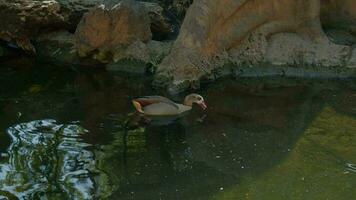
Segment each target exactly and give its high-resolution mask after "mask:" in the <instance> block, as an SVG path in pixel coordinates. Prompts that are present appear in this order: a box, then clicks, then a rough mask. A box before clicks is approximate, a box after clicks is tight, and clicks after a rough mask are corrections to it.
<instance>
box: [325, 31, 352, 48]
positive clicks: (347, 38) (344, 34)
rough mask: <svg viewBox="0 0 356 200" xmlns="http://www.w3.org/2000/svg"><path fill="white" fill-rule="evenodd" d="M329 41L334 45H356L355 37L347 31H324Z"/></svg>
mask: <svg viewBox="0 0 356 200" xmlns="http://www.w3.org/2000/svg"><path fill="white" fill-rule="evenodd" d="M325 32H326V34H327V36H328V37H329V39H330V41H332V42H334V43H335V44H341V45H348V46H352V45H354V44H356V36H355V35H352V34H351V33H350V32H349V31H345V30H340V29H330V30H326V31H325Z"/></svg>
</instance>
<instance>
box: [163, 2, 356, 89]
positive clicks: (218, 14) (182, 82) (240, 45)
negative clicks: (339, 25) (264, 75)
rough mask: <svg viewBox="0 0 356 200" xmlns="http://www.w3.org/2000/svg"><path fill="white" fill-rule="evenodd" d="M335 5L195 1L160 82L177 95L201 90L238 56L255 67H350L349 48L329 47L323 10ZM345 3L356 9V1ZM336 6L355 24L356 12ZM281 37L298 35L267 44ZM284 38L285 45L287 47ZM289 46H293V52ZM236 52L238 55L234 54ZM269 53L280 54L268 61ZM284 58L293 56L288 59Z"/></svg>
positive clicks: (334, 45) (167, 60)
mask: <svg viewBox="0 0 356 200" xmlns="http://www.w3.org/2000/svg"><path fill="white" fill-rule="evenodd" d="M333 2H334V3H336V2H337V1H333V0H323V1H321V0H300V1H294V0H272V1H265V0H255V1H246V0H226V1H224V3H221V2H220V1H216V0H194V2H193V4H192V5H191V6H190V7H189V9H188V11H187V14H186V16H185V19H184V22H183V24H182V27H181V29H180V33H179V35H178V38H177V40H176V41H175V43H174V45H173V47H172V50H171V52H170V54H169V55H168V56H167V57H166V58H165V59H164V60H163V61H162V63H161V64H160V65H159V67H158V70H157V72H158V73H157V76H156V81H157V82H158V83H161V82H162V81H161V80H164V82H166V83H167V80H169V81H168V85H166V86H168V87H170V88H173V89H174V90H175V88H178V89H179V90H180V88H186V87H192V88H194V87H196V86H199V84H196V83H199V81H200V80H201V79H203V78H204V77H205V76H210V75H211V74H213V73H214V71H215V70H217V69H219V68H220V67H222V66H223V65H225V64H227V63H228V62H229V58H230V57H231V56H232V57H234V56H235V55H237V57H235V58H233V60H247V63H248V62H249V61H251V60H250V58H249V57H251V59H252V62H253V65H259V64H262V63H261V62H264V61H266V60H267V61H269V62H271V63H276V62H278V61H280V60H283V63H285V64H292V65H294V66H295V67H303V66H300V64H301V63H306V64H308V65H321V66H323V67H324V68H323V67H320V68H319V69H320V70H323V69H327V68H328V67H333V68H335V67H340V66H342V67H344V68H345V65H344V64H345V62H346V60H347V57H348V56H349V55H350V47H345V46H342V45H336V44H333V43H332V42H330V41H329V38H328V37H327V35H326V34H325V32H324V30H323V29H322V24H321V20H320V10H321V8H323V9H322V10H324V11H325V9H324V7H325V6H324V4H325V3H333ZM341 2H345V3H347V4H346V5H349V6H353V5H354V1H352V0H342V1H341ZM336 4H337V5H339V6H342V7H343V8H345V10H348V13H347V14H344V15H343V16H344V18H347V19H349V20H348V21H350V22H353V20H352V19H353V15H355V14H353V13H352V12H351V11H353V9H354V7H353V8H346V6H345V5H341V3H336ZM336 8H337V9H339V8H340V7H336ZM326 10H327V9H326ZM326 12H327V11H326ZM339 12H342V10H339V11H338V12H337V13H339ZM323 16H325V15H323ZM330 16H334V15H331V14H330ZM337 21H338V20H336V22H337ZM279 33H293V34H294V35H293V36H291V37H290V35H288V37H287V38H291V39H292V41H290V40H288V39H286V37H279V39H278V40H277V41H276V42H273V41H272V43H273V44H276V45H273V44H272V45H269V44H268V42H269V41H268V40H269V39H270V38H271V37H272V36H273V35H275V34H279ZM250 39H252V40H251V41H249V40H250ZM285 39H286V42H283V41H284V40H285ZM255 40H256V41H255ZM256 42H257V43H256ZM246 44H247V45H246ZM288 44H289V45H292V49H290V47H289V46H288ZM279 45H282V46H283V47H282V48H280V47H279ZM261 47H262V48H261ZM274 48H275V49H274ZM241 49H242V50H243V51H240V50H241ZM236 50H237V53H233V54H231V52H236ZM244 50H246V51H247V52H244ZM270 50H273V51H274V50H275V52H278V53H276V54H274V55H276V56H275V57H273V56H272V57H271V56H270V57H269V58H268V59H266V58H265V56H266V54H267V53H268V51H270ZM285 51H287V52H285ZM285 53H288V55H286V56H284V54H285ZM246 56H247V57H246ZM283 56H284V57H283ZM241 58H242V59H241ZM270 58H271V59H270ZM295 61H296V62H295ZM240 63H241V64H245V63H246V62H240ZM236 67H240V66H236ZM186 89H187V88H186Z"/></svg>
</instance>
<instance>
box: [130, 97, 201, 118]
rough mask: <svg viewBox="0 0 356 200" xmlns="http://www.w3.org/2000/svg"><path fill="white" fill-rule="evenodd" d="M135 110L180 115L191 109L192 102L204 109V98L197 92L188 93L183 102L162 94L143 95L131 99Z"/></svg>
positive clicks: (150, 113)
mask: <svg viewBox="0 0 356 200" xmlns="http://www.w3.org/2000/svg"><path fill="white" fill-rule="evenodd" d="M132 103H133V105H134V106H135V108H136V110H137V111H138V112H140V113H142V114H145V115H160V116H163V115H180V114H182V113H184V112H186V111H189V110H191V109H192V106H193V104H194V103H196V104H197V105H199V106H200V107H201V108H202V109H204V110H205V109H206V105H205V102H204V98H203V97H202V96H200V95H198V94H190V95H188V96H187V97H186V98H185V100H184V103H183V104H178V103H175V102H173V101H172V100H170V99H168V98H166V97H162V96H144V97H140V98H136V99H133V100H132Z"/></svg>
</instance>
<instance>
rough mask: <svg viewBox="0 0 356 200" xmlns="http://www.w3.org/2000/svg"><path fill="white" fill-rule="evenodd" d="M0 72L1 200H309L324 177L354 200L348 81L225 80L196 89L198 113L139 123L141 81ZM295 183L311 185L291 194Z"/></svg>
mask: <svg viewBox="0 0 356 200" xmlns="http://www.w3.org/2000/svg"><path fill="white" fill-rule="evenodd" d="M5 66H6V65H5ZM7 66H9V67H8V68H6V67H3V68H2V69H0V92H1V96H0V111H1V112H0V118H1V119H4V120H1V121H0V139H1V141H0V153H1V157H0V188H1V189H0V199H1V198H2V197H3V198H7V199H17V198H18V199H24V198H29V199H36V198H47V199H194V200H195V199H286V198H289V199H318V198H319V197H320V198H322V197H323V195H324V194H325V193H326V194H328V192H327V191H323V190H320V188H316V187H314V185H320V186H325V187H326V188H328V185H327V184H329V182H330V180H328V179H323V178H320V177H324V175H325V174H326V175H328V176H330V177H333V179H334V182H335V183H340V182H344V183H345V184H346V186H345V187H344V189H343V190H340V191H338V192H339V193H337V192H336V194H338V196H337V197H336V198H334V199H348V198H349V197H352V195H353V193H352V192H351V193H350V191H352V188H354V186H356V182H355V181H354V179H352V176H353V177H354V176H355V174H354V173H355V171H354V170H355V167H354V166H355V163H356V160H355V159H353V156H352V155H354V153H356V152H355V151H356V149H355V148H352V146H355V140H354V136H353V135H354V134H352V133H353V131H354V130H356V110H355V108H356V93H355V88H356V87H355V85H356V84H355V82H354V81H352V80H351V81H338V82H337V81H326V80H324V81H307V80H305V81H297V80H286V79H278V80H277V79H265V80H262V79H259V80H256V79H254V80H253V79H240V80H224V81H221V82H219V83H216V84H214V85H212V86H207V87H206V88H205V89H204V90H203V91H200V93H202V95H203V96H204V97H205V99H206V100H207V103H208V105H209V108H208V110H207V112H206V113H205V112H201V111H200V110H199V109H195V108H193V111H192V112H191V113H189V114H188V115H185V116H183V117H181V118H178V119H168V120H162V119H161V120H157V119H156V120H150V122H149V123H148V121H147V120H146V119H142V118H140V117H139V118H137V116H136V115H131V114H130V113H132V112H133V108H132V106H131V105H130V99H131V98H132V97H134V96H140V95H150V94H154V93H156V94H157V93H159V94H161V93H160V92H159V91H154V90H153V89H151V88H150V87H148V85H149V84H148V83H149V82H148V81H149V80H142V79H139V78H136V77H132V76H123V75H120V76H116V75H114V74H109V73H107V72H104V71H101V70H95V69H94V70H88V69H74V70H73V69H69V68H66V67H63V68H58V67H57V68H53V67H51V66H45V65H39V64H36V63H34V64H26V63H24V64H22V66H23V67H20V68H17V67H15V68H14V67H10V66H11V65H10V64H7ZM10 82H11V84H8V83H10ZM174 98H175V99H176V100H178V101H179V100H182V99H183V98H184V97H183V96H175V97H174ZM41 119H43V120H41ZM52 119H55V120H52ZM320 163H323V165H322V166H320ZM324 166H325V167H324ZM324 168H325V169H324ZM312 169H313V170H315V171H312ZM308 170H309V171H308ZM339 171H340V174H338V173H339ZM318 172H323V174H322V175H323V176H322V175H320V174H318ZM279 173H281V174H283V177H290V179H286V180H284V179H282V180H280V176H278V174H279ZM314 174H317V177H315V175H314ZM344 174H347V176H348V177H351V178H347V179H344V178H343V176H344ZM299 176H305V177H309V178H310V179H311V181H310V182H308V184H303V185H298V184H297V183H296V179H297V180H299V178H300V177H299ZM264 181H265V182H264ZM283 181H284V182H286V183H288V184H286V185H287V186H288V187H287V186H284V185H283V184H282V185H281V184H280V182H283ZM293 183H295V184H294V185H293ZM263 185H270V186H269V187H270V188H269V190H268V191H267V189H264V188H265V187H263ZM304 187H306V188H307V189H310V191H312V192H310V193H311V194H310V195H311V196H308V195H309V193H306V192H305V191H304V192H303V191H301V189H300V188H303V189H304ZM257 188H258V189H257ZM271 191H276V192H275V193H273V192H271ZM286 191H288V193H289V194H291V193H298V194H299V196H298V195H296V196H293V198H291V197H290V196H286V195H288V194H285V193H286ZM334 193H335V192H334ZM349 193H350V194H349ZM246 195H249V196H246ZM259 195H260V196H259ZM261 195H262V197H261ZM313 195H314V196H313ZM329 195H330V194H329ZM320 198H319V199H320Z"/></svg>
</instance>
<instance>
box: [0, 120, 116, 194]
mask: <svg viewBox="0 0 356 200" xmlns="http://www.w3.org/2000/svg"><path fill="white" fill-rule="evenodd" d="M7 133H8V134H9V135H10V137H11V139H12V143H11V145H10V146H9V148H8V153H7V155H8V156H7V157H6V158H2V161H1V162H0V174H1V176H0V188H1V189H0V191H1V193H0V197H1V195H2V196H3V197H4V196H5V197H7V198H10V197H13V196H15V197H17V198H19V199H27V198H30V199H36V198H48V199H53V198H58V197H60V196H62V199H63V198H64V199H95V198H98V197H97V196H96V195H97V194H99V193H101V195H102V194H104V193H105V192H107V191H102V190H101V189H100V188H98V187H96V184H97V181H98V179H100V178H103V175H104V176H105V174H102V173H99V171H98V169H97V168H96V165H95V157H94V154H93V153H92V152H91V151H89V150H87V149H88V148H90V147H91V146H92V145H90V144H87V143H85V142H83V141H82V140H81V139H80V137H81V136H82V135H84V134H86V133H87V130H85V129H83V128H82V127H80V126H78V125H75V124H67V125H63V124H59V123H57V122H56V121H55V120H39V121H32V122H28V123H22V124H18V125H15V126H12V127H10V128H8V130H7ZM93 174H96V175H93ZM104 178H105V177H104ZM104 190H110V189H109V188H108V187H106V188H105V189H104Z"/></svg>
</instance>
